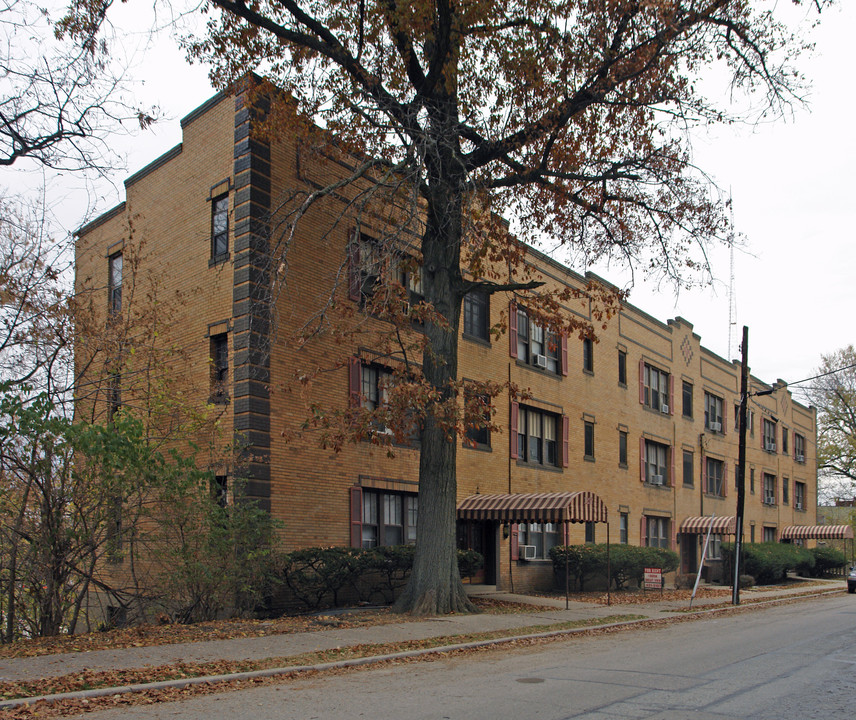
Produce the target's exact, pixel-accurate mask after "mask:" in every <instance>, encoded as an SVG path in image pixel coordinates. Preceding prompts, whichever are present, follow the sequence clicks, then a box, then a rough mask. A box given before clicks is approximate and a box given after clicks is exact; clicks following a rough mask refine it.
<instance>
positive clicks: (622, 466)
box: [618, 462, 627, 470]
mask: <svg viewBox="0 0 856 720" xmlns="http://www.w3.org/2000/svg"><path fill="white" fill-rule="evenodd" d="M618 467H620V468H621V469H622V470H627V463H622V462H620V463H618Z"/></svg>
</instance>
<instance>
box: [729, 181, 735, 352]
mask: <svg viewBox="0 0 856 720" xmlns="http://www.w3.org/2000/svg"><path fill="white" fill-rule="evenodd" d="M728 207H729V210H730V214H731V226H730V228H729V231H728V252H729V277H728V355H727V357H728V359H729V360H731V359H732V358H733V357H734V341H733V332H732V331H733V330H734V326H735V325H737V320H736V316H737V302H736V301H735V299H734V202H733V200H732V197H731V187H730V186H729V188H728Z"/></svg>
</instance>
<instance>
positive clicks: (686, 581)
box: [675, 573, 696, 590]
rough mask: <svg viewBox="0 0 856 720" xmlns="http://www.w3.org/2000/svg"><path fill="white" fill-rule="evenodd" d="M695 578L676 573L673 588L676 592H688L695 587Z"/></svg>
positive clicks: (691, 575)
mask: <svg viewBox="0 0 856 720" xmlns="http://www.w3.org/2000/svg"><path fill="white" fill-rule="evenodd" d="M695 581H696V576H695V575H693V574H692V573H678V574H677V575H675V588H677V589H678V590H689V589H691V588H692V587H693V585H695Z"/></svg>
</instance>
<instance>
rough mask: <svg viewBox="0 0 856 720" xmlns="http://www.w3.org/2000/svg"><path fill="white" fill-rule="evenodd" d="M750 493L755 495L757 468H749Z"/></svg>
mask: <svg viewBox="0 0 856 720" xmlns="http://www.w3.org/2000/svg"><path fill="white" fill-rule="evenodd" d="M749 492H750V493H751V494H752V495H754V494H755V468H749Z"/></svg>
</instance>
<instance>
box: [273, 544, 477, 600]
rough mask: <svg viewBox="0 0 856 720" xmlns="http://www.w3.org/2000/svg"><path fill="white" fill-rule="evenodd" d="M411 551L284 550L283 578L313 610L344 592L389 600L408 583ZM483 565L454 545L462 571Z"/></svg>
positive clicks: (466, 572) (467, 572)
mask: <svg viewBox="0 0 856 720" xmlns="http://www.w3.org/2000/svg"><path fill="white" fill-rule="evenodd" d="M415 552H416V548H415V547H414V546H413V545H392V546H385V547H377V548H371V549H368V550H363V549H361V548H349V547H328V548H305V549H303V550H295V551H294V552H291V553H289V554H288V555H286V556H285V559H284V561H283V566H282V572H281V577H282V582H283V583H284V584H285V585H286V586H287V587H288V589H289V591H290V592H291V595H292V596H293V597H294V598H295V599H297V600H299V601H300V602H301V603H302V604H303V605H305V606H306V608H307V609H311V610H317V609H319V608H322V607H338V606H340V605H341V603H342V600H343V599H344V598H346V597H347V598H356V599H357V600H359V601H360V602H372V601H378V600H381V601H383V602H392V601H393V600H394V599H395V595H396V593H397V592H398V591H399V590H400V589H401V588H403V587H404V585H405V584H406V583H407V578H408V577H409V575H410V570H411V568H412V567H413V556H414V553H415ZM483 565H484V558H483V557H482V556H481V555H480V554H479V553H477V552H475V551H474V550H458V570H459V571H460V573H461V577H470V576H472V575H474V574H475V573H476V572H477V571H478V570H479V569H480V568H481V567H482V566H483Z"/></svg>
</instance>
